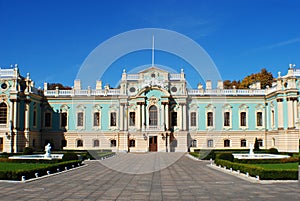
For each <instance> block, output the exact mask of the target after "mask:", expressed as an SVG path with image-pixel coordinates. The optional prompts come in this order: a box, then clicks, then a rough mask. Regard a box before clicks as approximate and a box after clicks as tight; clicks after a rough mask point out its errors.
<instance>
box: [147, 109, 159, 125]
mask: <svg viewBox="0 0 300 201" xmlns="http://www.w3.org/2000/svg"><path fill="white" fill-rule="evenodd" d="M149 125H150V126H157V107H156V106H155V105H152V106H151V107H150V108H149Z"/></svg>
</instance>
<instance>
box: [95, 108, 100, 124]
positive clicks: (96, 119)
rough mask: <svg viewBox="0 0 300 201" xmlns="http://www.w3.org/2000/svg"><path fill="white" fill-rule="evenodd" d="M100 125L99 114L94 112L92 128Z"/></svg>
mask: <svg viewBox="0 0 300 201" xmlns="http://www.w3.org/2000/svg"><path fill="white" fill-rule="evenodd" d="M99 125H100V113H99V112H94V126H95V127H98V126H99Z"/></svg>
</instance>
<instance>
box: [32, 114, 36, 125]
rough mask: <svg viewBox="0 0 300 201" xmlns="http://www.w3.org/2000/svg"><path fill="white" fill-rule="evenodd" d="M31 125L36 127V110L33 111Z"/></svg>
mask: <svg viewBox="0 0 300 201" xmlns="http://www.w3.org/2000/svg"><path fill="white" fill-rule="evenodd" d="M32 125H33V126H34V127H35V126H36V110H33V122H32Z"/></svg>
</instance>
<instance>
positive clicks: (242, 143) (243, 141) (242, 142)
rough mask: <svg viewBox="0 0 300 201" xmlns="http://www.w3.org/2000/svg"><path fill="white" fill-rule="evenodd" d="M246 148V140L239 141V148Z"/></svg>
mask: <svg viewBox="0 0 300 201" xmlns="http://www.w3.org/2000/svg"><path fill="white" fill-rule="evenodd" d="M246 146H247V140H245V139H241V147H246Z"/></svg>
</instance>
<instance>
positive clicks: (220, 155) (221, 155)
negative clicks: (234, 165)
mask: <svg viewBox="0 0 300 201" xmlns="http://www.w3.org/2000/svg"><path fill="white" fill-rule="evenodd" d="M216 159H222V160H226V161H231V162H232V161H233V160H234V157H233V155H232V153H217V154H216Z"/></svg>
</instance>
